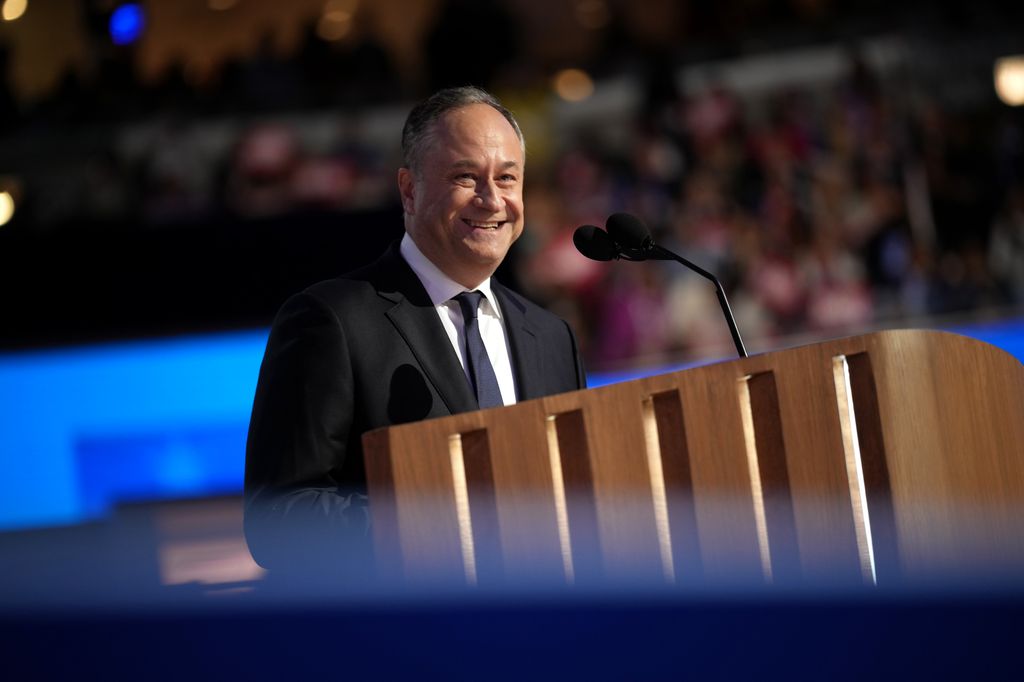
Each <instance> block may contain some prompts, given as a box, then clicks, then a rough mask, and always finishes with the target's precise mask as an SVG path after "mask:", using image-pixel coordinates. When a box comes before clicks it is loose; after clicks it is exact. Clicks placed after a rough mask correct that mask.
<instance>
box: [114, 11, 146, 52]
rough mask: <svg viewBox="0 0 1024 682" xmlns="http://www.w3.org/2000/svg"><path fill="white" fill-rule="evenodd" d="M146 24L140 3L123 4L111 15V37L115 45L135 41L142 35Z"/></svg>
mask: <svg viewBox="0 0 1024 682" xmlns="http://www.w3.org/2000/svg"><path fill="white" fill-rule="evenodd" d="M145 25H146V17H145V15H144V14H143V12H142V8H141V7H140V6H139V5H137V4H135V3H129V4H127V5H121V6H120V7H118V8H117V9H116V10H114V13H113V14H111V15H110V38H111V40H113V41H114V44H115V45H128V44H130V43H134V42H135V41H136V40H138V39H139V36H140V35H142V29H143V28H145Z"/></svg>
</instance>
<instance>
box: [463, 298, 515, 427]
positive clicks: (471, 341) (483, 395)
mask: <svg viewBox="0 0 1024 682" xmlns="http://www.w3.org/2000/svg"><path fill="white" fill-rule="evenodd" d="M483 297H484V295H483V294H482V293H480V292H479V291H463V292H462V293H461V294H459V295H458V296H456V297H455V300H457V301H458V302H459V306H460V307H461V308H462V323H463V327H464V328H465V331H466V369H467V370H469V377H470V382H471V383H472V384H473V390H474V391H475V392H476V401H477V404H478V405H480V408H481V409H483V408H485V407H499V406H501V405H504V404H505V403H504V402H503V401H502V399H501V389H499V388H498V377H497V376H495V374H494V366H493V365H491V358H490V357H488V355H487V349H486V348H484V340H483V338H481V336H480V325H479V324H477V317H476V315H477V308H479V307H480V299H481V298H483Z"/></svg>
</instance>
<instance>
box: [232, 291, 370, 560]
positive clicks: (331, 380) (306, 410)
mask: <svg viewBox="0 0 1024 682" xmlns="http://www.w3.org/2000/svg"><path fill="white" fill-rule="evenodd" d="M353 395H354V391H353V374H352V365H351V358H350V356H349V352H348V347H347V344H346V340H345V336H344V330H343V328H342V326H341V324H340V323H339V321H338V319H337V316H336V315H335V314H334V312H333V311H332V310H331V309H330V308H328V307H327V306H326V305H324V304H323V303H322V302H321V301H320V300H319V299H317V298H316V297H314V296H312V295H310V294H299V295H297V296H295V297H293V298H291V299H289V300H288V301H287V302H286V303H285V305H284V306H283V307H282V308H281V310H280V312H279V313H278V315H277V317H276V319H275V320H274V324H273V326H272V328H271V332H270V337H269V339H268V341H267V348H266V352H265V354H264V357H263V363H262V366H261V367H260V374H259V381H258V383H257V387H256V395H255V398H254V401H253V410H252V417H251V420H250V423H249V436H248V442H247V445H246V458H245V534H246V540H247V542H248V544H249V549H250V552H251V553H252V555H253V558H255V559H256V561H257V563H259V564H260V565H262V566H264V567H265V568H273V569H289V568H294V567H295V566H297V565H306V566H311V565H316V566H320V567H322V568H323V569H325V570H334V569H335V568H337V566H338V564H342V565H346V564H351V565H355V564H357V563H359V562H361V561H364V560H366V554H367V553H368V552H369V542H368V525H369V524H368V513H367V505H366V495H365V494H364V491H362V490H347V489H344V488H343V487H341V485H340V484H339V481H340V478H341V477H340V476H339V472H341V471H342V470H343V468H344V467H345V465H346V458H348V457H358V456H359V452H358V450H357V447H358V446H354V445H353V435H352V433H351V431H352V422H353V411H354V408H355V406H354V404H353ZM355 438H356V439H357V438H358V434H356V435H355ZM349 464H350V465H351V463H349Z"/></svg>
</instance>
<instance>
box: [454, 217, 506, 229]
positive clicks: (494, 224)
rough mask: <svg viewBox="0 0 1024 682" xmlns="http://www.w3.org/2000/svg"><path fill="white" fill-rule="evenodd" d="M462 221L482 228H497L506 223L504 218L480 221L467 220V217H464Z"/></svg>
mask: <svg viewBox="0 0 1024 682" xmlns="http://www.w3.org/2000/svg"><path fill="white" fill-rule="evenodd" d="M462 222H464V223H466V224H467V225H469V226H470V227H475V228H477V229H480V230H497V229H498V228H500V227H501V226H502V225H504V224H505V221H504V220H489V221H479V220H467V219H466V218H463V219H462Z"/></svg>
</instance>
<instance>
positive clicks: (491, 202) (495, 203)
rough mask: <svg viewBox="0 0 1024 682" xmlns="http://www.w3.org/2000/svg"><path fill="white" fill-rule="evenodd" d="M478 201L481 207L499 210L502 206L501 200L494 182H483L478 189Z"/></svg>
mask: <svg viewBox="0 0 1024 682" xmlns="http://www.w3.org/2000/svg"><path fill="white" fill-rule="evenodd" d="M476 203H477V205H478V206H480V207H481V208H486V209H487V210H489V211H497V210H498V209H500V208H501V200H500V199H499V198H498V188H497V187H495V185H494V183H493V182H490V181H487V182H481V183H480V184H478V185H477V189H476Z"/></svg>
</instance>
